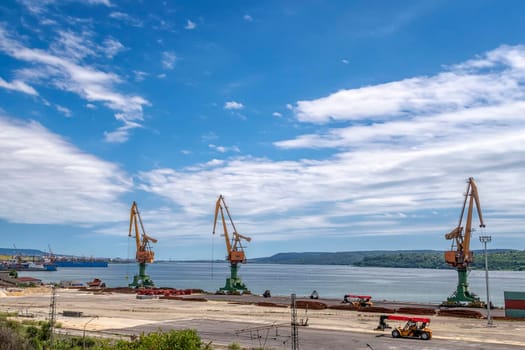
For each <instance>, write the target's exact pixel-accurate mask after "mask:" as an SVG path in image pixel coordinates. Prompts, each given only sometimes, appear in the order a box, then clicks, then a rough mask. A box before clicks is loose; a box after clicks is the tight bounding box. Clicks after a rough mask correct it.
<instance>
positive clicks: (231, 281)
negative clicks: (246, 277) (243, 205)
mask: <svg viewBox="0 0 525 350" xmlns="http://www.w3.org/2000/svg"><path fill="white" fill-rule="evenodd" d="M224 209H226V214H227V215H228V219H229V220H230V224H231V226H232V229H233V231H232V236H231V239H230V236H229V234H228V225H227V223H226V218H225V217H224ZM219 214H220V219H221V221H222V229H223V232H224V240H225V241H226V251H227V253H228V255H227V256H226V259H227V260H228V261H229V262H230V277H229V278H227V279H226V284H225V285H224V287H222V288H220V289H219V290H218V291H217V292H218V293H250V291H249V290H248V288H246V285H245V284H244V283H243V282H242V280H241V278H240V277H239V276H238V275H237V271H238V269H239V263H242V264H245V263H246V255H245V254H244V249H243V246H242V242H241V240H245V241H247V242H250V241H251V240H252V239H251V238H250V237H248V236H244V235H241V234H240V233H238V232H237V228H236V227H235V223H234V222H233V219H232V216H231V215H230V210H229V209H228V206H227V205H226V202H225V201H224V197H223V195H222V194H221V195H219V198H217V202H215V217H214V219H213V234H215V229H216V228H217V220H218V219H219Z"/></svg>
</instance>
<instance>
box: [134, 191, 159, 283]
mask: <svg viewBox="0 0 525 350" xmlns="http://www.w3.org/2000/svg"><path fill="white" fill-rule="evenodd" d="M139 224H140V230H139ZM132 231H134V237H135V243H136V248H137V252H136V255H135V260H136V261H137V263H138V264H139V273H138V275H135V276H134V277H133V282H132V283H130V284H129V286H130V287H133V288H150V287H154V286H155V284H154V283H153V280H152V279H151V278H150V277H149V276H148V275H146V264H151V263H153V261H154V257H155V253H154V252H153V251H152V250H151V245H150V242H152V243H157V240H156V239H155V238H153V237H151V236H148V235H147V234H146V231H145V230H144V225H143V224H142V218H141V217H140V213H139V208H138V206H137V203H136V202H135V201H133V205H132V206H131V211H130V218H129V235H128V236H129V237H133V235H132Z"/></svg>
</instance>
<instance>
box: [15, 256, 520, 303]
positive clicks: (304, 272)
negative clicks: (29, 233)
mask: <svg viewBox="0 0 525 350" xmlns="http://www.w3.org/2000/svg"><path fill="white" fill-rule="evenodd" d="M137 271H138V267H137V264H134V263H133V264H109V266H108V267H107V268H65V267H64V268H59V270H58V271H54V272H43V271H42V272H41V271H35V272H33V271H32V272H20V276H32V277H36V278H40V279H42V281H43V282H59V281H61V280H78V281H80V282H84V283H85V282H88V281H90V280H92V279H93V278H95V277H97V278H100V279H101V280H103V281H104V282H105V283H106V285H107V286H108V287H124V286H127V284H128V283H129V282H130V281H131V280H132V279H133V275H134V274H136V273H137ZM146 271H147V273H148V274H149V275H150V277H151V278H152V279H153V281H154V282H155V284H156V285H157V286H158V287H174V288H179V289H186V288H196V289H203V290H206V291H211V292H213V291H215V290H217V289H218V288H219V287H222V286H223V285H224V282H225V279H226V277H228V276H229V273H230V268H229V265H228V264H226V263H213V264H212V263H189V262H162V263H154V264H151V265H148V267H147V270H146ZM239 272H240V273H239V275H240V276H241V278H242V279H243V281H244V282H245V283H246V285H247V286H248V288H249V289H250V290H251V291H252V293H255V294H262V293H263V292H264V291H265V290H266V289H269V290H270V291H271V292H272V294H273V295H290V294H291V293H296V294H297V295H298V296H308V295H310V293H311V292H312V291H313V290H317V292H318V293H319V295H320V296H321V297H327V298H336V299H341V300H342V298H343V296H344V294H348V293H351V294H367V295H371V296H372V297H373V299H375V300H392V301H407V302H411V301H413V302H430V303H440V302H442V301H443V300H445V299H446V297H448V296H449V295H450V294H451V293H452V292H453V291H454V290H455V287H456V283H457V272H456V271H455V270H429V269H395V268H374V267H354V266H339V265H337V266H336V265H279V264H247V265H243V266H241V268H240V269H239ZM469 284H470V290H471V291H472V292H474V293H476V294H478V295H479V296H480V298H481V299H482V300H486V294H485V272H484V271H472V272H471V273H470V275H469ZM489 285H490V295H491V300H492V302H493V303H494V305H497V306H503V304H504V302H503V291H525V272H520V271H490V272H489Z"/></svg>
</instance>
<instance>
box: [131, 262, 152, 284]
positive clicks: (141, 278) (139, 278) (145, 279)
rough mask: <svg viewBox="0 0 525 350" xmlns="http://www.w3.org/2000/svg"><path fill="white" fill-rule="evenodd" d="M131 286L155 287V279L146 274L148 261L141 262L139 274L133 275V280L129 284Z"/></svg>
mask: <svg viewBox="0 0 525 350" xmlns="http://www.w3.org/2000/svg"><path fill="white" fill-rule="evenodd" d="M128 286H129V287H131V288H151V287H155V283H153V280H152V279H151V278H150V277H149V276H148V275H146V263H139V274H138V275H135V276H133V282H132V283H130V284H129V285H128Z"/></svg>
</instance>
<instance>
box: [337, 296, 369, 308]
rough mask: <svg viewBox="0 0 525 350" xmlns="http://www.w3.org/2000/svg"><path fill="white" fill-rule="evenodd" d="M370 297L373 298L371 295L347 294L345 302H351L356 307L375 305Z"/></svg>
mask: <svg viewBox="0 0 525 350" xmlns="http://www.w3.org/2000/svg"><path fill="white" fill-rule="evenodd" d="M370 299H372V297H371V296H370V295H354V294H346V295H345V297H344V299H343V303H349V304H352V305H353V306H355V307H370V306H372V305H373V303H372V302H371V301H370Z"/></svg>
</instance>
